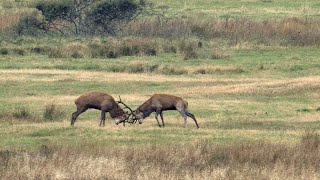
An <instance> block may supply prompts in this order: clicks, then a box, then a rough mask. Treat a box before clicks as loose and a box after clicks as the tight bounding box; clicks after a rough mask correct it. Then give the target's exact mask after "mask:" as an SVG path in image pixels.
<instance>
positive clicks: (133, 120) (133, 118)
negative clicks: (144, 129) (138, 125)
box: [116, 96, 137, 124]
mask: <svg viewBox="0 0 320 180" xmlns="http://www.w3.org/2000/svg"><path fill="white" fill-rule="evenodd" d="M116 102H117V103H119V104H122V105H124V107H125V108H124V109H128V110H129V111H130V113H128V111H126V112H127V114H128V118H127V119H126V120H128V119H129V117H130V116H133V117H132V122H129V121H127V122H128V123H132V124H133V123H135V122H136V121H137V117H136V116H135V114H134V111H133V110H132V109H131V108H130V107H129V106H128V105H126V104H125V103H124V102H122V100H121V97H120V96H119V101H116ZM126 120H125V121H123V122H124V123H125V122H126Z"/></svg>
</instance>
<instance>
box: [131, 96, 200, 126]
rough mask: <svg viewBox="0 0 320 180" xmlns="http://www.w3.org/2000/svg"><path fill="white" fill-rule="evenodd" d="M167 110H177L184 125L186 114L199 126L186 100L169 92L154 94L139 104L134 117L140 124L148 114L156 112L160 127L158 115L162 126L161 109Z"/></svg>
mask: <svg viewBox="0 0 320 180" xmlns="http://www.w3.org/2000/svg"><path fill="white" fill-rule="evenodd" d="M167 110H177V111H178V112H179V113H180V114H181V115H182V117H183V120H184V127H186V125H187V116H188V117H191V118H192V119H193V121H194V122H195V123H196V126H197V128H199V125H198V122H197V120H196V118H195V117H194V115H193V114H191V113H190V112H188V102H187V101H185V100H183V99H182V98H181V97H177V96H173V95H169V94H154V95H153V96H151V97H150V99H148V100H147V101H146V102H144V103H143V104H142V105H141V106H139V107H138V108H137V109H136V110H135V111H134V114H135V118H136V119H137V120H138V121H139V123H140V124H141V123H142V122H143V120H144V118H146V117H148V116H150V114H151V113H153V112H156V114H155V118H156V120H157V122H158V125H159V127H161V125H160V122H159V120H158V115H159V114H160V117H161V121H162V127H164V126H165V125H164V121H163V113H162V112H163V111H167Z"/></svg>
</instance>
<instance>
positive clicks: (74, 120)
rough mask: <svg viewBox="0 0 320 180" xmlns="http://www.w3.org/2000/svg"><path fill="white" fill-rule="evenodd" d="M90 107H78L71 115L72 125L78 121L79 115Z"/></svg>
mask: <svg viewBox="0 0 320 180" xmlns="http://www.w3.org/2000/svg"><path fill="white" fill-rule="evenodd" d="M87 109H88V108H87V107H84V108H77V111H76V112H74V113H72V115H71V126H73V125H74V123H75V122H76V120H77V118H78V116H79V115H80V114H81V113H84V112H85V111H86V110H87Z"/></svg>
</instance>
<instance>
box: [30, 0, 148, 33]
mask: <svg viewBox="0 0 320 180" xmlns="http://www.w3.org/2000/svg"><path fill="white" fill-rule="evenodd" d="M144 6H145V2H144V1H143V0H141V1H139V2H136V1H135V0H120V1H117V0H112V1H102V2H96V1H94V0H80V1H79V2H76V1H73V0H67V1H62V0H57V1H41V2H39V3H38V4H37V5H36V9H38V10H39V11H40V12H41V13H42V15H43V16H44V22H45V23H46V24H47V25H49V26H50V27H51V30H56V31H58V32H60V33H62V34H67V33H71V34H76V35H80V34H81V35H82V34H91V35H92V34H113V35H115V34H117V33H118V31H119V27H121V26H122V25H123V24H126V23H128V22H130V21H131V20H133V19H135V18H136V17H137V16H138V15H139V14H140V13H141V11H142V10H143V8H144Z"/></svg>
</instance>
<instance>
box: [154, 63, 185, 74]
mask: <svg viewBox="0 0 320 180" xmlns="http://www.w3.org/2000/svg"><path fill="white" fill-rule="evenodd" d="M158 71H159V72H160V73H161V74H166V75H181V74H188V71H187V70H185V69H183V68H179V67H172V66H168V65H164V66H160V67H159V68H158Z"/></svg>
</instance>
